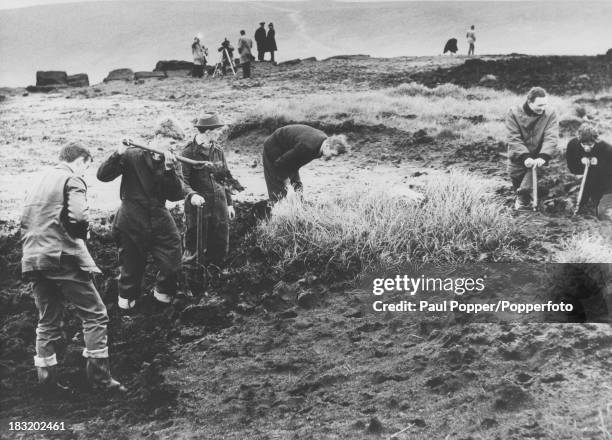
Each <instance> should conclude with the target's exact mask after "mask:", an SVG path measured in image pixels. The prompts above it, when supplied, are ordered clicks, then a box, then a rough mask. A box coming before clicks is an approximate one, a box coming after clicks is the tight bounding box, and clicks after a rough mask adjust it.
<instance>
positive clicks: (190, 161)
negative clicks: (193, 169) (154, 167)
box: [122, 139, 215, 168]
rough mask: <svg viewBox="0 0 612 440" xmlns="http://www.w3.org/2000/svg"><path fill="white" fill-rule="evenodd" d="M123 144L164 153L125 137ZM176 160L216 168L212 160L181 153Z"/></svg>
mask: <svg viewBox="0 0 612 440" xmlns="http://www.w3.org/2000/svg"><path fill="white" fill-rule="evenodd" d="M122 142H123V145H127V146H128V147H136V148H140V149H143V150H146V151H150V152H151V153H156V154H159V155H160V156H163V155H164V152H163V151H161V150H158V149H157V148H152V147H149V146H147V145H140V144H136V143H134V142H132V141H131V140H129V139H123V141H122ZM175 157H176V160H178V161H179V162H183V163H186V164H189V165H196V166H201V167H210V168H214V167H215V165H214V164H213V163H212V162H209V161H202V160H193V159H188V158H186V157H183V156H179V155H175Z"/></svg>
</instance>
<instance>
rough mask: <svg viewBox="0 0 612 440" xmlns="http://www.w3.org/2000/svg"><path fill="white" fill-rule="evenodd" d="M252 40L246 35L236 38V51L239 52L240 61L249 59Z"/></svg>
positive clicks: (244, 61)
mask: <svg viewBox="0 0 612 440" xmlns="http://www.w3.org/2000/svg"><path fill="white" fill-rule="evenodd" d="M252 47H253V40H251V39H250V38H248V37H240V39H239V40H238V53H239V54H240V62H241V63H246V62H249V61H251V48H252Z"/></svg>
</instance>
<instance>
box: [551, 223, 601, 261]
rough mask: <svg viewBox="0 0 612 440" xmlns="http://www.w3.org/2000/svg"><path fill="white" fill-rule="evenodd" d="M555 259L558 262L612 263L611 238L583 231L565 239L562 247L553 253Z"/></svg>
mask: <svg viewBox="0 0 612 440" xmlns="http://www.w3.org/2000/svg"><path fill="white" fill-rule="evenodd" d="M608 232H612V231H608ZM553 261H554V262H556V263H606V264H612V247H611V246H610V243H609V240H606V239H604V238H603V237H602V236H601V235H599V234H597V233H593V232H582V233H579V234H574V235H573V236H572V237H570V238H568V239H566V240H565V241H563V242H562V243H561V249H560V250H559V251H557V252H555V253H554V254H553Z"/></svg>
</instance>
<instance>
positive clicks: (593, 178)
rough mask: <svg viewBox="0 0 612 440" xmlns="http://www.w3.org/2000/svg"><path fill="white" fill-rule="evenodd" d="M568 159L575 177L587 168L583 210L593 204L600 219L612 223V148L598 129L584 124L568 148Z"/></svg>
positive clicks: (582, 203)
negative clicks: (590, 203)
mask: <svg viewBox="0 0 612 440" xmlns="http://www.w3.org/2000/svg"><path fill="white" fill-rule="evenodd" d="M565 157H566V159H567V166H568V168H569V170H570V172H571V173H573V174H584V173H585V170H586V169H587V166H588V171H587V177H586V180H585V183H584V193H583V195H582V201H581V203H580V207H581V208H584V206H585V205H586V204H587V202H588V201H589V200H591V201H592V202H593V204H594V206H595V209H596V213H597V216H598V217H599V219H601V220H612V145H610V144H608V143H607V142H604V141H603V140H600V139H599V133H598V132H597V129H596V128H595V127H594V126H593V125H591V124H590V123H588V122H585V123H584V124H582V125H581V126H580V127H579V128H578V136H577V137H575V138H573V139H572V140H570V141H569V143H568V144H567V151H566V155H565Z"/></svg>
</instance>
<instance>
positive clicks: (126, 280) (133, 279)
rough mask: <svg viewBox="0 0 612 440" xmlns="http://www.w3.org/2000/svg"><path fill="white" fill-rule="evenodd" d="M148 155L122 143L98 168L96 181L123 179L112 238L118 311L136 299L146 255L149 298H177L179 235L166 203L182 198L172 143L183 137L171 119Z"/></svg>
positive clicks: (157, 134)
mask: <svg viewBox="0 0 612 440" xmlns="http://www.w3.org/2000/svg"><path fill="white" fill-rule="evenodd" d="M154 134H155V137H154V139H153V143H154V146H155V148H156V149H157V150H162V151H164V155H163V156H161V155H159V154H155V153H150V152H148V151H144V150H142V149H140V148H136V147H126V146H125V145H121V146H120V147H119V148H117V150H116V151H115V152H113V154H111V155H110V157H109V158H108V159H106V161H105V162H104V163H103V164H102V165H100V168H99V169H98V179H99V180H101V181H102V182H110V181H111V180H114V179H116V178H117V177H119V176H121V192H120V194H121V206H120V207H119V210H118V211H117V215H116V216H115V222H114V224H113V235H114V237H115V240H116V242H117V246H118V248H119V263H120V266H121V267H120V274H119V282H118V290H119V298H118V304H119V308H121V309H123V310H129V309H132V308H133V307H134V304H135V300H136V299H138V298H139V297H140V294H141V287H142V286H141V285H142V279H143V276H144V273H145V266H146V262H147V255H148V254H151V255H152V257H153V260H154V262H155V264H156V266H157V269H158V273H157V276H156V281H155V287H154V290H153V296H154V298H155V299H156V300H157V301H158V303H160V304H162V305H163V304H169V303H170V302H171V301H172V298H173V297H174V296H175V295H176V291H177V283H178V276H179V274H180V270H181V237H180V234H179V231H178V228H177V227H176V223H175V222H174V219H173V218H172V216H171V215H170V212H169V211H168V209H167V208H166V201H167V200H170V201H178V200H182V198H183V181H182V178H181V174H180V168H178V166H177V162H176V158H175V156H174V154H173V153H172V144H173V143H176V142H178V141H181V140H183V139H184V134H183V131H182V129H181V128H180V126H179V125H178V124H177V123H176V122H175V121H174V120H172V119H166V120H163V121H161V122H160V123H159V125H158V127H157V129H156V131H155V133H154Z"/></svg>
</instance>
